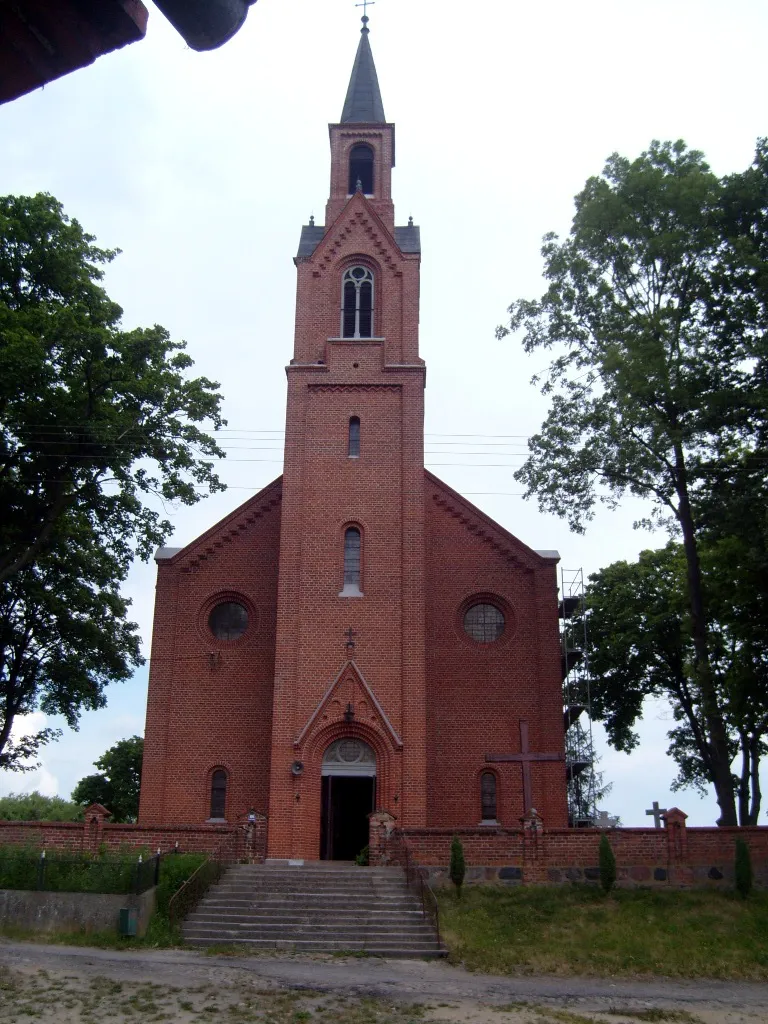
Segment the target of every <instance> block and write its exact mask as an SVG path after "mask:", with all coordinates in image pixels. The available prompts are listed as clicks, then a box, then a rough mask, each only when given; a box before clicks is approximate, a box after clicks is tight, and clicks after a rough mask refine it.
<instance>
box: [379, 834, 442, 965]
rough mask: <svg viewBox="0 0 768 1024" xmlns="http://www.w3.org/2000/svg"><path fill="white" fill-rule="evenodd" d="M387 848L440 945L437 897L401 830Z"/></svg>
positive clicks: (389, 841)
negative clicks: (400, 868)
mask: <svg viewBox="0 0 768 1024" xmlns="http://www.w3.org/2000/svg"><path fill="white" fill-rule="evenodd" d="M387 846H388V848H389V852H390V854H391V859H392V860H393V861H395V862H396V863H398V864H399V865H400V866H401V867H402V868H403V870H404V871H405V881H406V884H407V886H408V888H409V889H410V890H411V892H413V893H415V895H416V896H418V898H419V900H420V902H421V912H422V914H423V915H424V917H425V918H427V919H428V920H429V921H430V922H431V924H432V927H433V928H434V930H435V935H436V937H437V942H438V945H439V944H440V908H439V906H438V903H437V896H435V892H434V890H433V888H432V886H431V885H430V884H429V882H428V881H427V879H426V878H425V877H424V873H423V871H422V869H421V868H420V867H419V865H418V864H417V863H416V861H415V860H414V859H413V856H412V855H411V851H410V849H409V848H408V843H407V842H406V841H405V837H404V836H403V834H402V832H400V831H399V829H395V830H394V831H393V832H392V833H391V835H390V836H389V839H388V840H387Z"/></svg>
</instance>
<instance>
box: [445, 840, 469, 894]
mask: <svg viewBox="0 0 768 1024" xmlns="http://www.w3.org/2000/svg"><path fill="white" fill-rule="evenodd" d="M466 873H467V865H466V863H465V861H464V847H463V846H462V845H461V840H460V839H459V837H458V836H454V837H453V839H452V840H451V863H450V865H449V867H448V874H449V875H450V878H451V881H452V882H453V884H454V885H455V886H456V893H457V894H458V895H459V896H461V887H462V885H463V884H464V875H465V874H466Z"/></svg>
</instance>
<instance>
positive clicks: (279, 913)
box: [187, 906, 425, 924]
mask: <svg viewBox="0 0 768 1024" xmlns="http://www.w3.org/2000/svg"><path fill="white" fill-rule="evenodd" d="M424 919H425V918H424V915H423V913H422V912H421V909H419V910H405V911H400V912H397V913H396V912H393V911H388V910H369V911H365V912H362V913H361V912H358V911H356V910H338V911H335V912H328V911H317V910H315V909H314V908H312V907H309V908H307V909H306V910H290V911H285V910H281V909H278V908H269V907H267V908H265V907H260V906H256V907H253V908H252V909H242V910H236V909H231V908H230V909H227V908H221V909H219V910H214V909H212V908H211V907H209V906H206V908H205V910H193V911H192V913H191V914H190V915H189V917H188V918H187V920H188V921H193V920H194V921H202V920H206V921H212V922H215V921H223V920H227V921H256V920H264V921H272V920H279V921H306V922H310V921H315V920H318V921H334V922H337V923H338V924H344V923H346V922H347V921H360V922H364V923H366V924H373V923H374V922H381V923H384V924H389V923H390V922H391V923H392V924H397V923H402V924H407V923H409V922H412V921H423V920H424Z"/></svg>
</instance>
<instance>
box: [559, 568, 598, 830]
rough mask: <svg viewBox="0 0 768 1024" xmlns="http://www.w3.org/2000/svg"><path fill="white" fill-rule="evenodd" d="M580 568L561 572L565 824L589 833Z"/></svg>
mask: <svg viewBox="0 0 768 1024" xmlns="http://www.w3.org/2000/svg"><path fill="white" fill-rule="evenodd" d="M586 611H587V607H586V592H585V587H584V570H583V569H563V568H561V569H560V602H559V606H558V612H559V615H560V619H561V622H562V627H561V632H560V639H561V643H562V653H561V669H562V677H563V715H564V725H565V771H566V779H567V786H568V824H569V825H570V826H571V827H572V828H591V827H593V826H594V824H595V822H596V819H597V808H596V803H597V778H596V774H595V750H594V744H593V740H592V699H591V680H590V671H589V647H588V645H587V615H586Z"/></svg>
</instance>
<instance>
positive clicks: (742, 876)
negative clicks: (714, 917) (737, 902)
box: [734, 839, 753, 900]
mask: <svg viewBox="0 0 768 1024" xmlns="http://www.w3.org/2000/svg"><path fill="white" fill-rule="evenodd" d="M734 879H735V882H736V892H737V893H738V894H739V896H741V898H742V899H743V900H745V899H746V898H747V896H749V894H750V893H751V892H752V881H753V879H752V857H751V855H750V852H749V847H748V846H747V844H746V843H745V842H744V840H743V839H737V840H736V863H735V865H734Z"/></svg>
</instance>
